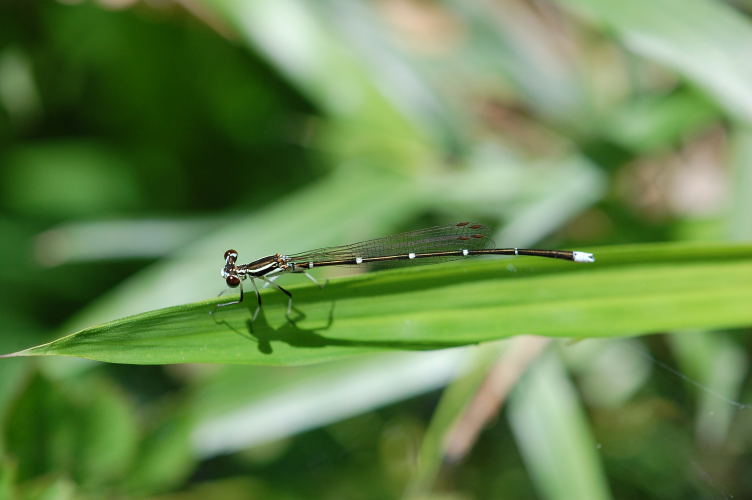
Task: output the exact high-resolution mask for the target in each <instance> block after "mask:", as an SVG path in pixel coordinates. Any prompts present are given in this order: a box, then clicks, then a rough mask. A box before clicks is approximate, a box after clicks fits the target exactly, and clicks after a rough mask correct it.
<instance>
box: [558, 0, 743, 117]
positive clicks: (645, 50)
mask: <svg viewBox="0 0 752 500" xmlns="http://www.w3.org/2000/svg"><path fill="white" fill-rule="evenodd" d="M559 3H560V4H562V5H563V6H565V7H568V6H571V7H572V8H574V9H575V10H577V11H579V12H581V13H583V14H584V15H586V16H587V17H589V18H592V19H594V20H595V21H597V22H599V23H601V24H603V25H605V26H607V27H608V28H610V29H612V30H614V31H615V32H616V34H617V35H618V36H619V37H620V38H621V39H622V40H624V43H625V44H626V45H627V46H628V47H629V48H630V49H632V50H634V51H635V52H637V53H640V54H642V55H644V56H646V57H649V58H651V59H654V60H656V61H660V62H662V63H663V64H665V65H667V66H669V67H671V68H673V69H675V70H676V71H679V72H681V73H683V74H684V75H685V76H686V77H688V78H689V79H691V80H693V81H694V82H695V83H697V84H699V85H700V86H702V87H703V88H704V89H705V90H707V91H708V92H709V93H711V94H712V95H713V96H714V97H715V98H716V99H717V100H718V102H720V103H721V104H722V105H723V106H724V107H725V108H726V110H727V111H728V112H729V113H730V114H732V115H735V116H737V117H740V118H742V119H744V120H746V121H749V120H750V119H752V69H751V68H750V65H749V64H748V59H749V57H748V54H749V53H750V51H752V24H750V23H749V21H748V20H747V19H744V17H743V16H740V15H738V13H737V12H736V11H734V9H733V8H732V7H731V6H729V5H725V4H724V3H723V2H714V1H711V0H662V1H660V2H655V1H653V0H632V1H629V2H624V1H622V0H559Z"/></svg>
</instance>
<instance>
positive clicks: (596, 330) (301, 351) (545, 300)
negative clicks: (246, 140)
mask: <svg viewBox="0 0 752 500" xmlns="http://www.w3.org/2000/svg"><path fill="white" fill-rule="evenodd" d="M597 256H598V262H597V263H596V264H594V265H575V264H572V263H568V262H550V261H545V260H542V259H538V260H535V259H533V258H527V259H525V258H518V259H514V260H502V259H491V260H486V261H478V260H476V261H473V262H471V261H467V262H461V263H454V264H449V265H436V266H427V267H412V268H408V269H403V270H395V271H385V272H377V273H370V274H365V275H360V276H355V277H348V278H342V279H337V280H332V282H331V283H330V284H329V285H328V286H327V287H326V288H325V289H324V290H320V289H319V288H318V287H316V286H313V285H305V286H297V287H292V288H291V291H292V293H293V294H294V296H295V301H296V302H295V305H296V308H297V309H298V310H297V311H296V313H297V314H298V315H299V316H300V317H299V320H298V321H297V322H290V321H288V320H287V319H286V318H285V315H284V310H285V308H286V303H287V302H286V297H284V296H283V295H282V294H281V293H279V292H277V291H276V290H266V291H264V293H263V295H264V309H263V310H262V312H261V314H259V317H258V319H257V320H256V321H255V322H253V323H251V321H250V318H251V314H252V313H253V310H254V309H255V303H254V300H253V299H252V298H250V299H249V300H247V301H246V302H245V303H243V304H239V305H238V306H233V307H228V308H226V309H222V310H220V311H219V312H217V313H216V314H214V315H210V314H209V312H210V311H212V310H213V308H214V305H215V304H216V303H218V302H221V301H222V300H223V299H214V300H211V301H202V302H196V303H192V304H185V305H181V306H176V307H170V308H166V309H160V310H157V311H150V312H146V313H143V314H139V315H136V316H131V317H128V318H124V319H121V320H118V321H113V322H110V323H105V324H103V325H98V326H94V327H91V328H87V329H84V330H81V331H79V332H77V333H74V334H72V335H69V336H67V337H63V338H61V339H59V340H56V341H53V342H50V343H48V344H43V345H40V346H37V347H33V348H30V349H27V350H24V351H21V352H18V353H15V354H13V355H14V356H32V355H67V356H79V357H84V358H90V359H96V360H100V361H110V362H117V363H140V364H158V363H190V362H198V363H254V364H268V365H284V364H302V363H313V362H319V361H326V360H331V359H336V358H341V357H345V356H351V355H354V354H360V353H366V352H374V351H383V350H395V349H397V350H399V349H402V350H407V349H413V350H423V349H439V348H446V347H453V346H459V345H466V344H470V343H476V342H483V341H488V340H493V339H499V338H505V337H509V336H513V335H518V334H523V333H526V334H535V335H546V336H554V337H575V338H584V337H614V336H623V335H635V334H640V333H647V332H655V331H664V330H671V329H686V328H730V327H740V326H745V325H749V324H752V308H750V307H749V304H750V303H752V246H750V245H730V244H728V245H721V244H712V245H711V244H653V245H638V246H626V247H612V248H607V249H603V250H601V251H598V252H597ZM224 300H227V299H224Z"/></svg>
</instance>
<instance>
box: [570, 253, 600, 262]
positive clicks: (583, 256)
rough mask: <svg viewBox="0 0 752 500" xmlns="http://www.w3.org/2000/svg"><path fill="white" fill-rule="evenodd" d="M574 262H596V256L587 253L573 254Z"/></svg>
mask: <svg viewBox="0 0 752 500" xmlns="http://www.w3.org/2000/svg"><path fill="white" fill-rule="evenodd" d="M572 260H573V261H575V262H595V256H594V255H593V254H591V253H587V252H572Z"/></svg>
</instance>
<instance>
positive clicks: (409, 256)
mask: <svg viewBox="0 0 752 500" xmlns="http://www.w3.org/2000/svg"><path fill="white" fill-rule="evenodd" d="M407 257H408V258H410V259H414V258H415V254H414V253H412V252H410V253H409V254H407Z"/></svg>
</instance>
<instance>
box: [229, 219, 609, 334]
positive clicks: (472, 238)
mask: <svg viewBox="0 0 752 500" xmlns="http://www.w3.org/2000/svg"><path fill="white" fill-rule="evenodd" d="M491 247H493V240H492V239H491V238H489V237H488V228H487V227H486V226H484V225H482V224H473V223H470V222H459V223H457V224H452V225H449V226H437V227H430V228H427V229H420V230H417V231H409V232H406V233H400V234H394V235H391V236H385V237H383V238H376V239H374V240H367V241H362V242H360V243H352V244H350V245H342V246H337V247H327V248H320V249H318V250H311V251H309V252H303V253H298V254H291V255H283V254H278V253H277V254H274V255H270V256H268V257H264V258H262V259H258V260H254V261H253V262H251V263H249V264H240V265H238V264H237V260H238V252H237V251H236V250H227V251H226V252H225V265H224V266H223V267H222V270H221V274H222V277H223V278H224V279H225V282H226V283H227V286H229V287H230V288H236V287H238V286H240V285H241V283H242V281H243V280H245V279H246V278H250V280H251V284H252V285H253V289H254V291H255V292H256V300H257V302H258V307H257V308H256V311H255V312H254V314H253V319H254V320H255V319H256V316H257V315H258V312H259V311H260V310H261V295H260V294H259V290H258V287H257V286H256V281H255V280H256V279H260V280H262V281H264V282H265V285H264V286H265V287H266V286H269V285H271V286H274V287H275V288H277V289H279V290H280V291H281V292H282V293H284V294H285V295H287V297H288V302H287V314H288V316H289V314H290V311H291V310H292V294H291V293H290V292H289V291H288V290H285V289H284V288H282V287H281V286H279V285H278V284H276V283H274V280H275V279H276V278H277V277H278V276H279V275H280V274H281V273H284V272H291V273H303V274H305V275H306V277H308V279H310V280H311V281H313V282H314V283H316V284H317V285H319V286H321V285H320V284H319V283H318V281H316V279H315V278H314V277H313V276H311V274H309V273H308V271H309V270H310V269H313V268H316V267H328V266H360V265H363V264H373V265H379V264H382V265H383V264H390V263H395V262H398V261H414V260H423V259H426V260H428V261H434V262H435V261H444V260H451V259H461V258H463V257H471V256H474V255H529V256H533V257H546V258H551V259H563V260H569V261H572V262H595V257H593V254H591V253H586V252H573V251H569V250H539V249H533V248H491ZM242 301H243V287H242V286H240V298H239V299H238V300H236V301H232V302H227V303H224V304H219V305H218V307H223V306H228V305H232V304H237V303H239V302H242Z"/></svg>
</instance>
